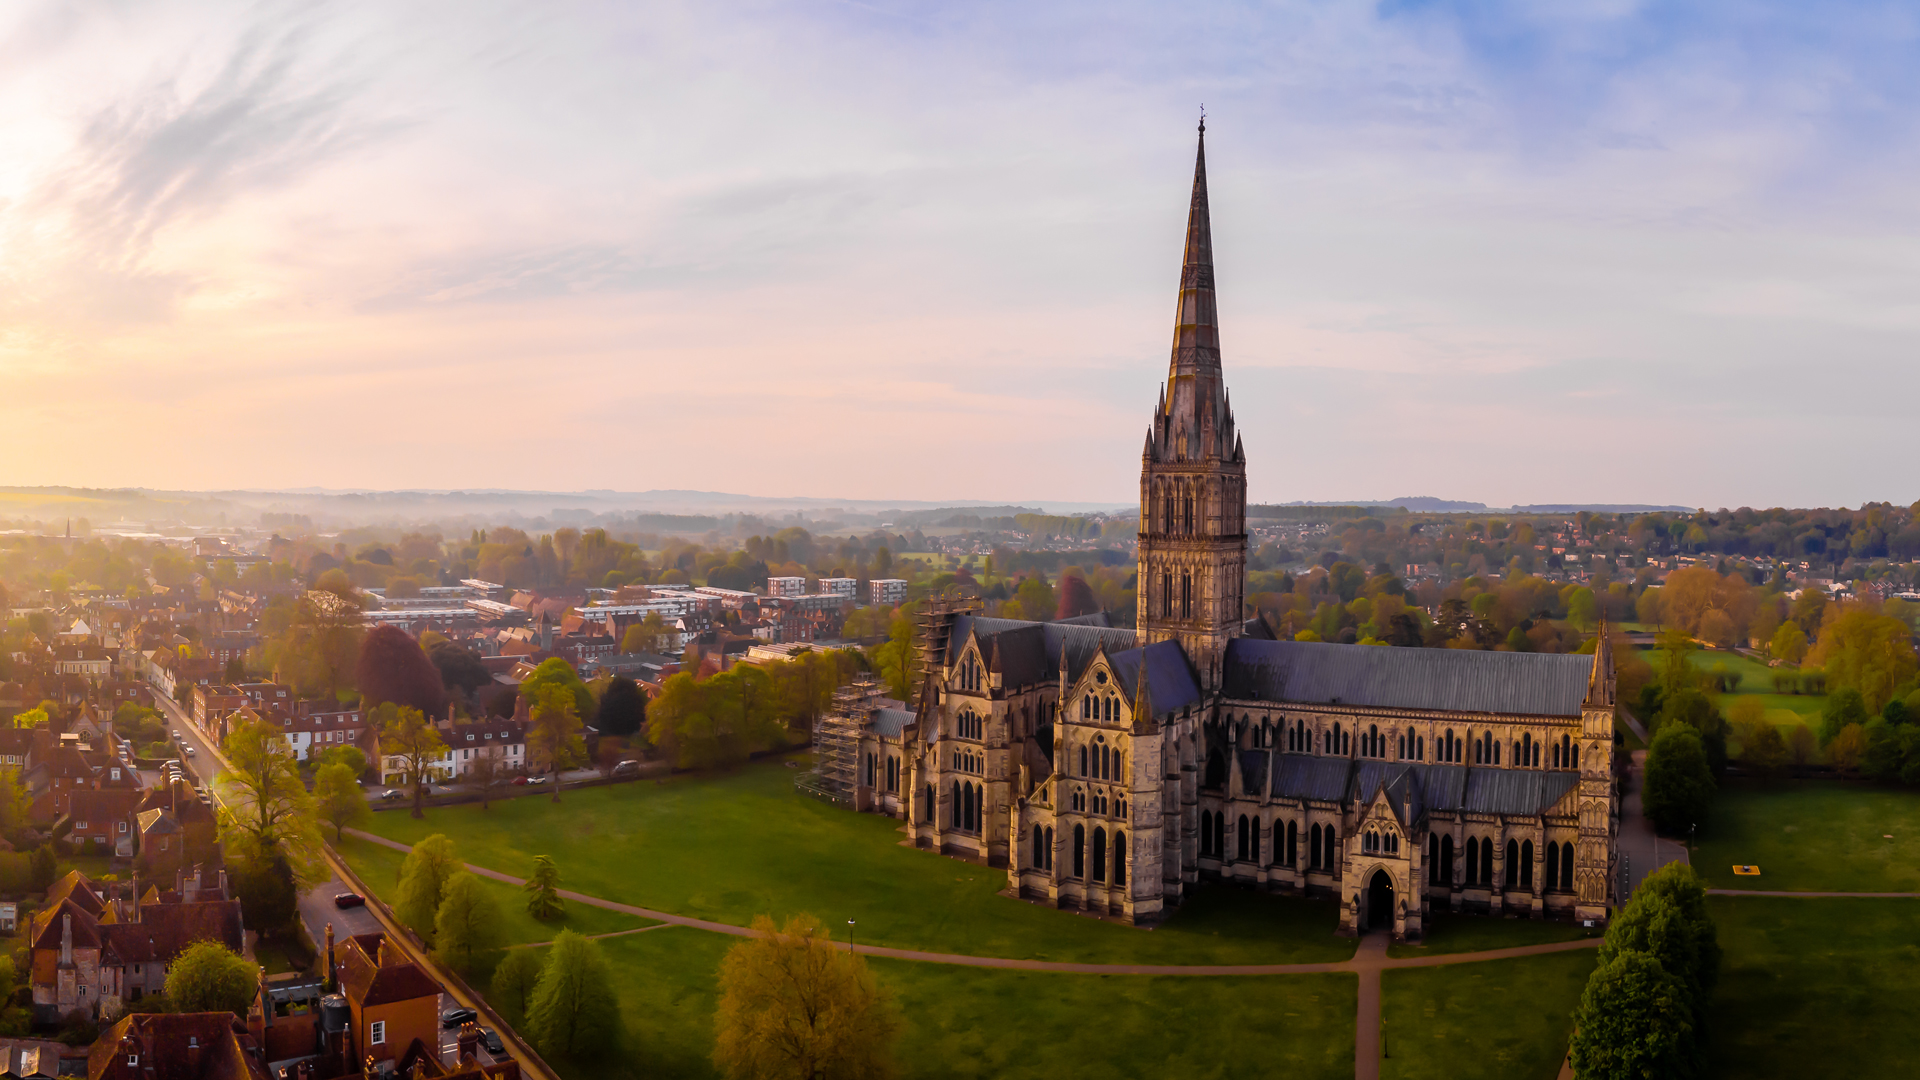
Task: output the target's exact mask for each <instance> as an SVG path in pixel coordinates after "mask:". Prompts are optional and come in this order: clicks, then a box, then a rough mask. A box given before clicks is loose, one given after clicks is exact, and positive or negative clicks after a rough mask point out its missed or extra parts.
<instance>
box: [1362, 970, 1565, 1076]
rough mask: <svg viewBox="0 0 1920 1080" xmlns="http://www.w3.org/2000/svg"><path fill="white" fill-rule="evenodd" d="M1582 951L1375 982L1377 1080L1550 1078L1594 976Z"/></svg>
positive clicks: (1403, 973)
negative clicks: (1379, 1044) (1380, 1051)
mask: <svg viewBox="0 0 1920 1080" xmlns="http://www.w3.org/2000/svg"><path fill="white" fill-rule="evenodd" d="M1593 964H1594V954H1593V953H1592V952H1588V951H1584V950H1583V951H1580V952H1573V953H1555V954H1552V955H1548V956H1529V957H1525V958H1523V959H1519V960H1498V961H1492V962H1488V963H1481V964H1458V965H1453V966H1449V967H1438V968H1411V969H1403V970H1400V971H1387V972H1384V973H1382V974H1381V976H1380V1030H1381V1035H1382V1038H1383V1039H1384V1040H1385V1043H1384V1046H1385V1057H1384V1059H1383V1060H1382V1061H1381V1063H1380V1075H1381V1076H1382V1077H1388V1078H1394V1080H1414V1078H1421V1080H1426V1078H1433V1080H1462V1078H1467V1077H1488V1078H1489V1080H1493V1078H1498V1080H1508V1078H1530V1080H1552V1077H1553V1076H1555V1075H1556V1074H1557V1073H1558V1071H1559V1068H1560V1062H1561V1060H1562V1059H1563V1058H1565V1056H1566V1053H1567V1040H1568V1039H1569V1038H1571V1037H1572V1035H1573V1009H1574V1006H1575V1005H1578V1004H1579V1003H1580V991H1581V989H1582V988H1584V987H1585V986H1586V984H1587V976H1588V975H1589V974H1591V973H1592V971H1593Z"/></svg>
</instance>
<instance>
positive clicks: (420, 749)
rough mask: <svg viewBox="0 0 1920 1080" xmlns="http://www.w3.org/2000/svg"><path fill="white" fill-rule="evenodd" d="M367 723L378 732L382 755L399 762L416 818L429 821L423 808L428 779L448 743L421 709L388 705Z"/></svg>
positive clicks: (375, 712) (378, 709)
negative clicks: (410, 790) (371, 722)
mask: <svg viewBox="0 0 1920 1080" xmlns="http://www.w3.org/2000/svg"><path fill="white" fill-rule="evenodd" d="M368 719H370V720H372V721H373V724H374V726H375V727H376V728H378V729H379V732H380V753H381V755H382V756H383V757H388V758H399V759H400V763H401V771H402V772H403V773H404V774H405V775H406V778H407V786H409V787H411V788H412V789H413V816H414V817H417V818H423V817H426V816H427V813H426V811H425V810H424V809H422V804H423V803H424V802H425V801H426V787H427V778H428V777H429V776H430V775H431V773H432V764H433V762H434V761H435V760H436V759H438V758H439V757H440V754H441V752H442V751H444V750H446V748H447V743H446V740H445V739H442V738H441V737H440V731H439V729H438V728H436V727H434V726H433V724H432V723H430V722H429V721H428V720H427V718H426V716H425V715H424V714H423V713H421V711H420V710H419V709H414V708H409V707H407V706H404V705H395V704H393V703H392V702H388V703H387V704H384V705H382V706H380V707H379V708H377V709H375V710H374V711H373V714H372V715H371V716H370V717H369V718H368Z"/></svg>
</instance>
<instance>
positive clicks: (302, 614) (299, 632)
mask: <svg viewBox="0 0 1920 1080" xmlns="http://www.w3.org/2000/svg"><path fill="white" fill-rule="evenodd" d="M334 575H338V576H337V577H336V576H334ZM365 637H366V618H365V615H364V612H363V609H362V608H361V605H360V599H359V597H358V596H357V595H356V594H355V593H354V589H353V583H352V582H351V581H349V580H348V579H347V577H346V575H344V574H339V572H338V571H329V572H328V573H327V574H326V575H322V579H321V581H320V582H319V583H318V584H317V585H316V587H315V588H313V589H311V590H308V591H307V592H306V593H303V594H302V595H301V597H300V599H299V600H297V601H295V603H294V605H293V611H292V613H291V617H290V619H289V620H288V622H287V623H286V626H285V630H284V632H283V633H281V634H279V635H278V636H276V638H275V639H274V640H272V641H270V642H269V644H268V646H267V660H268V663H269V666H271V667H273V668H274V669H275V670H278V671H280V672H282V673H283V674H284V675H285V676H286V678H288V679H289V680H291V681H292V682H293V684H294V685H295V686H296V687H298V688H299V689H300V691H301V692H302V693H308V694H321V693H324V694H327V695H329V696H337V695H338V694H340V693H341V692H343V691H347V690H350V689H351V688H352V686H353V676H354V669H355V665H356V664H357V663H358V661H359V657H360V643H361V641H362V640H363V639H364V638H365Z"/></svg>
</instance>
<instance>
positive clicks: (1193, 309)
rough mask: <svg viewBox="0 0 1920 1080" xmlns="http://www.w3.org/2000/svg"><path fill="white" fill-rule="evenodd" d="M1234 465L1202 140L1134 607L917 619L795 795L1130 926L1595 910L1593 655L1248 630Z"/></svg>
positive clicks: (1405, 920)
mask: <svg viewBox="0 0 1920 1080" xmlns="http://www.w3.org/2000/svg"><path fill="white" fill-rule="evenodd" d="M1246 468H1247V461H1246V454H1245V452H1244V449H1243V447H1242V444H1241V440H1240V437H1239V434H1238V432H1237V431H1236V429H1235V425H1234V417H1233V411H1232V408H1231V405H1230V404H1229V401H1228V397H1227V393H1226V386H1225V380H1224V376H1223V374H1222V369H1221V362H1220V349H1219V337H1218V326H1217V321H1216V310H1215V300H1214V272H1213V259H1212V236H1211V228H1210V222H1209V208H1208V200H1207V185H1206V157H1205V146H1204V126H1203V128H1202V145H1201V150H1200V152H1199V154H1198V155H1197V158H1196V162H1195V169H1194V183H1193V194H1192V200H1191V203H1190V205H1189V209H1188V222H1187V236H1186V245H1185V259H1184V265H1183V267H1182V270H1181V281H1180V294H1179V305H1178V315H1177V318H1176V324H1175V331H1174V341H1173V350H1172V358H1171V362H1170V365H1169V369H1168V374H1167V382H1166V384H1165V385H1164V386H1163V387H1162V388H1161V391H1160V395H1159V400H1158V402H1157V403H1156V405H1155V407H1154V411H1153V414H1152V418H1151V422H1150V425H1149V428H1148V431H1147V435H1146V440H1145V443H1144V446H1143V448H1142V451H1141V464H1140V494H1139V499H1140V503H1139V505H1140V519H1139V520H1140V524H1139V530H1140V531H1139V537H1138V582H1139V592H1138V596H1139V600H1138V618H1137V624H1136V626H1135V627H1134V628H1132V629H1125V628H1120V627H1114V626H1111V625H1109V624H1108V623H1107V620H1106V618H1105V616H1104V615H1093V616H1086V617H1082V618H1077V619H1069V620H1064V621H1059V622H1046V623H1041V622H1026V621H1020V620H1011V619H991V618H985V617H982V616H981V614H980V603H979V601H978V599H977V598H976V597H974V596H971V595H969V594H966V593H964V592H960V591H950V593H949V594H948V595H945V596H942V597H936V598H933V599H932V600H931V601H930V602H929V604H928V605H927V608H926V610H925V611H924V612H923V613H922V614H921V616H920V618H921V627H920V644H921V647H922V650H923V655H924V657H925V659H924V663H923V667H922V670H921V674H920V677H919V683H918V685H916V686H915V687H914V696H915V701H914V703H913V704H912V705H911V706H907V705H905V704H904V703H898V702H887V701H885V700H883V699H880V698H878V696H877V694H875V693H874V692H872V691H871V690H869V691H866V692H855V693H851V694H848V695H844V696H843V699H842V701H841V702H840V703H839V705H838V707H837V708H836V710H835V714H836V715H835V718H833V719H830V720H829V721H828V722H825V723H822V724H821V725H820V726H819V728H818V729H817V730H818V732H819V734H818V735H817V736H816V760H817V761H819V762H820V765H819V767H818V772H817V774H816V775H815V776H814V777H813V778H811V779H810V780H809V781H808V783H809V784H810V785H811V786H812V788H813V789H815V790H817V791H819V792H820V793H822V794H824V795H827V796H828V797H831V798H834V799H836V800H841V799H844V800H845V801H847V802H849V803H851V804H852V805H853V806H854V807H855V808H857V809H862V810H874V811H878V812H885V813H892V814H895V815H897V816H902V817H904V818H905V819H906V821H907V832H908V834H909V835H910V836H911V837H912V839H913V841H914V843H916V844H917V845H919V846H921V847H924V848H930V849H933V850H938V851H942V852H947V853H949V854H953V855H957V856H962V857H966V858H970V859H978V860H981V861H984V862H986V863H988V864H989V865H992V866H995V867H1000V868H1003V869H1004V871H1005V873H1006V875H1007V887H1008V891H1009V892H1011V893H1013V894H1014V895H1017V896H1020V897H1024V898H1028V899H1032V900H1037V901H1042V902H1045V903H1048V904H1053V905H1056V906H1059V907H1062V908H1069V909H1073V910H1080V911H1088V912H1095V913H1098V914H1101V915H1106V916H1110V917H1116V918H1120V919H1123V920H1126V921H1129V922H1136V923H1152V922H1156V921H1158V920H1160V919H1162V918H1164V917H1165V916H1166V915H1167V914H1169V913H1170V911H1171V910H1172V909H1173V908H1174V907H1176V906H1177V905H1179V904H1180V903H1181V902H1182V901H1183V900H1184V899H1185V898H1186V897H1187V896H1188V895H1190V893H1191V891H1192V889H1193V888H1194V886H1195V885H1196V884H1197V883H1198V882H1199V881H1200V880H1202V879H1208V880H1224V881H1232V882H1237V883H1241V884H1244V885H1247V886H1250V887H1254V888H1261V889H1268V890H1275V891H1281V892H1288V893H1294V894H1304V895H1314V896H1327V897H1333V898H1336V899H1337V900H1338V901H1339V905H1340V916H1339V930H1340V932H1342V933H1347V934H1353V933H1359V932H1363V931H1366V930H1372V929H1386V930H1390V931H1391V933H1392V934H1393V936H1394V937H1395V938H1396V939H1401V940H1419V939H1420V938H1422V937H1423V928H1424V926H1425V919H1426V915H1427V913H1428V912H1429V911H1431V910H1432V907H1433V905H1436V904H1437V905H1440V906H1442V907H1444V908H1448V909H1455V910H1458V909H1467V910H1477V911H1489V912H1494V913H1501V914H1518V915H1522V916H1532V917H1544V916H1558V917H1565V918H1578V919H1593V920H1604V919H1605V918H1606V916H1607V908H1608V902H1609V899H1610V897H1611V892H1610V886H1609V883H1610V882H1611V881H1612V880H1613V876H1614V875H1613V870H1614V859H1615V842H1614V837H1615V831H1616V827H1617V823H1616V814H1617V800H1616V797H1615V796H1616V792H1615V790H1614V783H1613V779H1612V776H1613V716H1614V692H1615V691H1614V679H1613V665H1612V654H1611V649H1610V648H1609V646H1608V639H1607V636H1606V633H1605V628H1604V626H1603V627H1602V633H1601V635H1600V637H1599V642H1598V647H1597V650H1596V652H1595V654H1594V655H1592V656H1581V655H1544V654H1535V653H1506V652H1475V651H1463V650H1448V649H1418V648H1391V647H1376V646H1363V645H1339V644H1323V643H1318V642H1313V643H1308V642H1297V641H1275V640H1272V635H1271V633H1270V632H1269V631H1268V630H1267V627H1266V624H1265V623H1264V622H1262V621H1260V620H1257V619H1255V620H1253V621H1250V622H1246V621H1243V620H1245V619H1246V613H1245V608H1244V598H1243V595H1242V591H1243V589H1244V583H1245V579H1246V551H1247V529H1246V498H1247V496H1246Z"/></svg>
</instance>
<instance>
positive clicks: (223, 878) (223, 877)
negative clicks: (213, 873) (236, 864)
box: [220, 865, 233, 900]
mask: <svg viewBox="0 0 1920 1080" xmlns="http://www.w3.org/2000/svg"><path fill="white" fill-rule="evenodd" d="M220 899H222V900H231V899H233V898H232V897H230V896H228V895H227V868H226V866H224V865H222V866H221V867H220Z"/></svg>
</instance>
